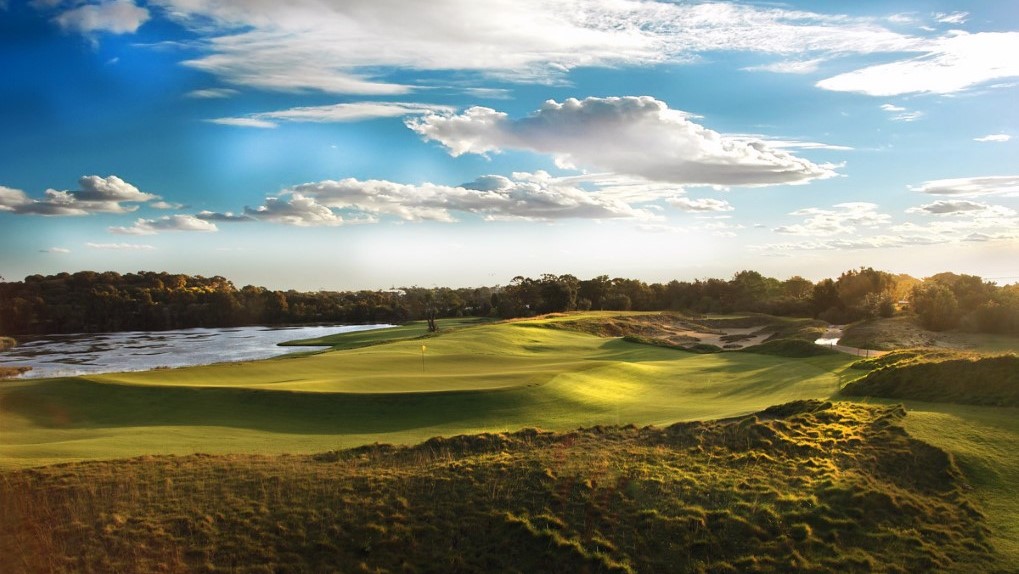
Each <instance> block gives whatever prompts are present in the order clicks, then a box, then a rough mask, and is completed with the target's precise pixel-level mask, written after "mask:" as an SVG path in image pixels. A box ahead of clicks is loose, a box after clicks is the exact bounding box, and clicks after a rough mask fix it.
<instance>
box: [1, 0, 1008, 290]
mask: <svg viewBox="0 0 1019 574" xmlns="http://www.w3.org/2000/svg"><path fill="white" fill-rule="evenodd" d="M468 23H469V24H468ZM1016 53H1019V10H1016V9H1015V7H1014V5H1013V4H1011V3H1001V2H979V3H973V2H958V1H954V2H953V1H941V0H895V1H893V2H883V3H878V4H874V3H862V4H861V3H859V2H848V1H840V2H827V3H824V4H818V3H814V2H805V1H801V0H797V1H794V2H791V3H788V4H782V5H775V6H766V5H762V4H759V3H755V2H749V1H746V2H744V1H718V2H682V1H680V2H665V1H661V2H656V1H636V0H578V1H576V2H538V1H531V0H520V1H518V2H511V3H496V4H479V3H476V2H469V1H467V0H436V1H435V2H429V3H427V4H422V3H401V2H396V3H390V2H375V1H372V0H348V1H345V2H319V1H318V0H295V1H293V2H286V3H273V2H269V3H265V2H260V3H252V2H247V1H243V0H217V1H215V2H213V1H212V0H186V1H185V0H116V1H111V0H47V1H45V2H10V1H4V0H0V63H2V65H3V68H4V69H5V71H7V73H8V76H9V77H10V78H11V81H9V82H5V83H4V84H3V85H0V104H2V105H0V125H2V126H4V128H3V136H4V137H0V275H3V276H4V277H8V278H11V277H14V278H21V277H25V276H28V275H33V274H54V273H58V272H61V271H63V270H65V269H110V270H116V271H117V272H120V273H125V272H132V271H133V270H139V269H152V268H156V269H178V270H181V271H182V272H185V273H188V274H192V275H194V274H200V275H222V276H224V277H229V278H230V279H231V281H234V282H235V283H239V284H255V285H264V286H267V287H279V288H294V289H299V290H317V289H320V288H326V289H330V290H356V289H362V288H363V289H379V288H386V287H388V286H392V285H400V284H404V285H405V284H408V283H409V284H420V285H494V284H504V283H505V282H506V281H508V280H509V279H511V278H512V277H513V276H515V275H531V276H535V275H538V274H541V273H544V272H548V271H557V272H568V273H572V274H574V275H576V276H578V277H581V276H597V275H601V274H607V275H610V276H619V277H629V278H635V279H641V280H644V281H648V282H661V281H663V280H668V279H671V278H676V279H680V280H693V279H696V278H703V277H719V278H724V277H727V276H731V275H732V273H734V272H736V271H738V270H741V269H753V270H756V271H759V272H761V273H763V274H765V275H768V276H771V277H789V276H792V275H801V276H804V277H806V278H808V279H811V280H812V281H813V280H817V279H820V278H825V277H832V276H836V275H837V274H839V273H841V272H842V271H845V270H848V269H854V268H858V267H861V266H869V267H873V268H875V269H885V270H890V271H894V272H902V273H908V274H910V275H913V276H915V277H923V276H928V275H930V274H933V273H937V272H940V271H944V270H953V271H956V272H960V273H966V274H971V275H979V276H981V277H990V278H1001V279H996V280H998V281H1003V280H1004V281H1017V280H1019V266H1017V264H1016V261H1019V165H1017V164H1016V158H1017V157H1019V147H1017V146H1019V106H1016V105H1015V102H1016V101H1019V60H1017V59H1016V58H1015V56H1014V54H1016ZM507 270H509V271H508V272H507ZM507 275H508V276H507Z"/></svg>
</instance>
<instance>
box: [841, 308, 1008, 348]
mask: <svg viewBox="0 0 1019 574" xmlns="http://www.w3.org/2000/svg"><path fill="white" fill-rule="evenodd" d="M839 344H842V345H847V346H850V347H859V348H861V349H876V350H880V351H891V350H895V349H906V348H915V347H939V348H946V349H957V350H967V351H975V352H983V353H1008V352H1019V337H1014V336H1009V335H990V334H981V333H964V332H961V331H940V332H939V331H928V330H926V329H924V328H922V327H920V326H919V325H918V324H917V323H916V318H915V317H913V316H912V315H899V316H897V317H891V318H888V319H869V320H866V321H860V322H859V323H854V324H852V325H850V326H848V327H847V328H846V329H845V331H844V332H843V334H842V338H841V339H840V340H839Z"/></svg>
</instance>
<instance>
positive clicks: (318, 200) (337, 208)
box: [195, 171, 731, 227]
mask: <svg viewBox="0 0 1019 574" xmlns="http://www.w3.org/2000/svg"><path fill="white" fill-rule="evenodd" d="M618 184H619V182H618V181H615V180H613V181H611V182H608V183H605V185H606V186H607V187H605V188H602V187H600V185H601V184H599V183H592V182H591V181H589V180H586V179H583V178H580V179H578V178H558V177H553V176H551V175H549V174H548V173H547V172H544V171H538V172H535V173H527V172H518V173H513V174H512V177H505V176H501V175H486V176H482V177H479V178H477V179H475V180H474V181H471V182H468V183H464V184H461V185H456V186H451V185H439V184H434V183H422V184H404V183H397V182H392V181H386V180H359V179H355V178H347V179H343V180H324V181H318V182H312V183H305V184H301V185H297V186H293V187H291V188H288V189H286V190H284V191H283V192H282V193H281V194H280V195H279V196H277V197H270V198H267V199H266V201H265V203H264V204H263V205H261V206H259V207H257V208H251V207H246V208H245V209H244V213H243V214H240V215H238V214H233V213H230V212H227V213H215V212H211V211H202V212H200V213H198V214H196V215H195V217H196V218H197V219H199V220H202V221H209V222H212V221H215V222H243V221H268V222H273V223H282V224H287V225H295V226H301V227H311V226H336V225H345V224H351V223H374V222H377V221H379V220H380V218H382V217H390V218H395V219H398V220H401V221H440V222H454V221H457V220H458V219H457V217H458V215H464V214H471V215H476V216H479V217H482V218H483V219H485V220H489V221H493V220H526V221H555V220H561V219H571V218H572V219H596V220H600V219H635V220H640V221H651V220H656V219H660V216H658V215H656V213H655V212H654V210H655V209H656V208H657V209H660V207H657V206H647V207H639V206H637V205H634V204H640V203H646V202H647V201H657V200H661V199H665V198H671V199H672V200H673V201H676V202H677V203H676V205H677V206H681V207H682V206H684V205H685V206H686V208H687V209H688V210H691V211H702V212H707V211H725V210H728V209H731V206H729V204H728V203H727V202H724V201H718V200H711V199H703V200H686V198H683V197H681V196H678V195H677V193H682V189H678V188H676V187H675V186H671V187H670V188H669V189H668V190H665V189H664V188H659V189H658V190H657V192H656V193H649V192H645V194H646V195H644V194H642V195H641V197H640V198H637V199H632V200H631V201H626V200H623V199H621V198H619V197H617V195H618V190H617V189H615V187H614V186H616V185H618ZM649 185H650V187H653V188H657V186H655V185H654V184H649ZM589 187H593V188H594V189H587V188H589Z"/></svg>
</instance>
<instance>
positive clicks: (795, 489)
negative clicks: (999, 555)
mask: <svg viewBox="0 0 1019 574" xmlns="http://www.w3.org/2000/svg"><path fill="white" fill-rule="evenodd" d="M904 416H905V415H904V411H903V410H902V409H901V408H899V407H876V406H866V405H857V404H851V403H831V402H822V401H798V402H796V403H790V404H786V405H781V406H778V407H773V408H771V409H768V410H766V411H763V412H760V413H758V414H757V415H751V416H746V417H739V418H736V419H730V420H724V421H714V422H690V423H680V424H675V425H671V426H668V427H643V428H637V427H634V426H626V427H619V426H601V427H592V428H588V429H579V430H575V431H570V432H562V433H554V432H546V431H541V430H538V429H525V430H522V431H518V432H513V433H488V434H482V435H469V436H453V437H448V438H435V439H432V440H428V441H425V442H423V443H421V444H418V445H416V446H412V447H394V446H388V445H372V446H368V447H362V448H358V449H352V450H343V451H335V452H332V453H326V454H322V455H314V456H293V455H286V456H275V457H268V456H240V455H228V456H208V455H191V456H185V457H173V456H157V457H145V458H136V459H127V460H118V461H111V462H89V463H75V464H67V465H57V466H51V467H44V468H37V469H27V470H20V471H8V472H5V473H3V474H2V475H0V503H2V504H3V508H4V510H5V511H4V514H3V518H2V520H0V556H3V557H6V558H5V559H4V560H5V564H4V565H5V570H4V571H5V572H11V573H21V572H39V571H49V572H79V571H117V572H150V571H258V569H260V568H261V569H264V570H265V571H294V572H301V571H366V572H394V571H404V572H414V571H524V572H535V571H564V572H565V571H570V572H579V571H588V572H617V573H629V572H662V571H689V572H699V571H703V572H725V571H732V572H741V571H748V570H750V571H775V572H777V571H793V570H795V571H836V570H838V571H842V570H846V571H886V572H918V571H927V570H940V571H959V572H963V571H993V570H994V569H995V568H996V567H1000V566H999V564H1000V563H996V562H995V559H996V555H995V554H994V551H993V549H992V547H991V546H990V544H989V543H988V539H987V530H986V527H985V525H984V519H983V516H982V514H981V513H980V512H979V511H978V510H976V508H975V506H974V504H973V502H972V501H971V499H970V495H969V493H968V492H967V490H966V489H965V487H964V486H965V485H964V483H963V480H962V475H961V474H960V472H959V470H958V468H956V466H955V463H954V461H953V459H952V457H950V456H947V455H946V454H945V453H944V452H943V451H940V450H939V449H935V448H933V447H931V446H929V445H927V444H925V443H922V442H919V441H917V440H915V439H912V438H910V436H909V435H907V434H906V433H905V432H904V431H903V430H902V427H901V426H900V425H901V422H902V420H903V417H904ZM834 437H838V438H834ZM850 439H852V440H853V441H855V442H850ZM553 469H554V470H553ZM15 557H16V559H15Z"/></svg>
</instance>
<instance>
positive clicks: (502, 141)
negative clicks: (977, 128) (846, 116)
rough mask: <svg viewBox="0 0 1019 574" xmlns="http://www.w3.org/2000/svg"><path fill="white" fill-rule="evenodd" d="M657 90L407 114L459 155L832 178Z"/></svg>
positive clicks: (675, 173)
mask: <svg viewBox="0 0 1019 574" xmlns="http://www.w3.org/2000/svg"><path fill="white" fill-rule="evenodd" d="M689 118H690V116H689V115H688V114H686V113H684V112H682V111H679V110H672V109H669V107H668V106H667V105H666V104H665V103H664V102H661V101H658V100H656V99H654V98H652V97H650V96H641V97H622V98H618V97H614V98H586V99H584V100H577V99H572V98H571V99H568V100H566V101H564V102H562V103H559V102H556V101H554V100H549V101H547V102H545V104H543V105H542V106H541V108H540V109H538V110H537V111H536V112H534V113H533V114H531V115H529V116H527V117H525V118H522V119H518V120H513V119H510V118H509V116H508V115H507V114H505V113H503V112H498V111H496V110H493V109H491V108H484V107H473V108H470V109H468V110H466V111H465V112H463V113H462V114H428V115H425V116H423V117H421V118H414V119H409V120H407V122H406V123H407V126H408V127H410V128H411V129H412V130H414V131H415V132H417V133H419V134H420V135H421V136H422V137H424V138H425V139H426V140H433V141H437V142H439V143H441V144H442V145H444V146H445V147H446V148H447V149H448V150H449V153H450V154H451V155H453V156H459V155H462V154H465V153H474V154H485V153H489V152H499V151H501V150H504V149H520V150H529V151H534V152H538V153H547V154H551V155H552V156H553V157H554V158H555V160H556V163H557V165H559V166H560V167H563V168H573V169H596V170H608V171H611V172H614V173H619V174H627V175H632V176H638V177H642V178H645V179H648V180H651V181H660V182H669V183H676V184H714V185H771V184H782V183H803V182H807V181H810V180H812V179H819V178H826V177H832V176H834V175H835V172H834V171H833V170H832V169H831V166H824V165H816V164H814V163H811V162H810V161H808V160H805V159H802V158H798V157H796V156H794V155H792V154H790V153H788V152H786V151H783V150H781V149H776V148H773V147H771V146H769V145H768V144H767V143H766V142H763V141H749V140H746V139H741V138H728V137H726V136H723V135H721V134H719V133H718V132H715V131H712V130H709V129H707V128H705V127H703V126H701V125H699V124H696V123H694V122H692V121H690V119H689Z"/></svg>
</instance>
